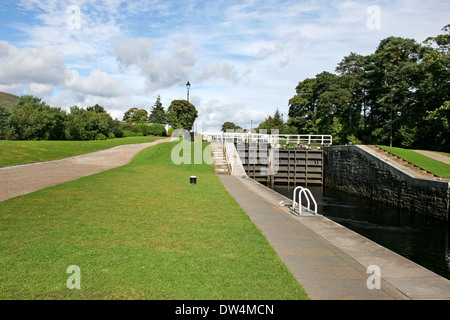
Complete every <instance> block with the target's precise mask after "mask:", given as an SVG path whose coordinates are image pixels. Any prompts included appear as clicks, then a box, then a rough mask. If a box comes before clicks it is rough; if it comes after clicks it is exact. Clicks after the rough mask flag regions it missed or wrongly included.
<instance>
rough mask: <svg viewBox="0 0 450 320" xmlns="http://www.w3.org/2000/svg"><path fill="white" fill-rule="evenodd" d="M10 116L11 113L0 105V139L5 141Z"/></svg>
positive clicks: (8, 129) (7, 135) (8, 133)
mask: <svg viewBox="0 0 450 320" xmlns="http://www.w3.org/2000/svg"><path fill="white" fill-rule="evenodd" d="M10 116H11V112H10V111H9V110H8V109H6V107H4V106H3V105H1V104H0V139H6V138H8V137H9V136H10V126H9V122H10Z"/></svg>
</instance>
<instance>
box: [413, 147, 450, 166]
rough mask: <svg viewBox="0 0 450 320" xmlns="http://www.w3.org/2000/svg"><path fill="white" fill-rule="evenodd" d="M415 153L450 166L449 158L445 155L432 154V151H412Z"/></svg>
mask: <svg viewBox="0 0 450 320" xmlns="http://www.w3.org/2000/svg"><path fill="white" fill-rule="evenodd" d="M414 151H415V152H417V153H420V154H422V155H424V156H426V157H428V158H431V159H434V160H437V161H440V162H443V163H446V164H449V165H450V157H449V156H446V155H445V154H442V153H439V152H432V151H423V150H414Z"/></svg>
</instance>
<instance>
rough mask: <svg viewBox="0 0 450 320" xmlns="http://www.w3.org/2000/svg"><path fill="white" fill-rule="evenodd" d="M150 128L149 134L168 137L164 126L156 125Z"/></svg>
mask: <svg viewBox="0 0 450 320" xmlns="http://www.w3.org/2000/svg"><path fill="white" fill-rule="evenodd" d="M148 128H149V133H148V134H151V135H153V136H166V135H167V132H166V128H164V126H163V125H162V124H159V123H154V124H152V125H150V126H148ZM144 135H145V134H144Z"/></svg>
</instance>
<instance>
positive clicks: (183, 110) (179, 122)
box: [167, 100, 198, 131]
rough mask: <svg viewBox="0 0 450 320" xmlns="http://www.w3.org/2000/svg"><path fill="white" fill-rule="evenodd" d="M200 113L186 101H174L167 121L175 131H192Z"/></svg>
mask: <svg viewBox="0 0 450 320" xmlns="http://www.w3.org/2000/svg"><path fill="white" fill-rule="evenodd" d="M197 117H198V112H197V109H196V108H195V106H194V105H193V104H192V103H189V105H188V102H187V101H186V100H174V101H172V103H171V104H170V106H169V108H168V110H167V121H168V123H169V124H170V125H171V126H172V128H174V129H185V130H188V131H190V130H192V127H193V125H194V122H195V119H197Z"/></svg>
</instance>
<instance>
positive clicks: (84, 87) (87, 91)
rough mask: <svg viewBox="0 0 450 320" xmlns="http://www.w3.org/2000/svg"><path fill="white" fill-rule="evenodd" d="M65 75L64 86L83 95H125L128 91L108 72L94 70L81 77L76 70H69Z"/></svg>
mask: <svg viewBox="0 0 450 320" xmlns="http://www.w3.org/2000/svg"><path fill="white" fill-rule="evenodd" d="M69 74H70V76H68V77H67V79H66V83H65V87H66V88H68V89H71V90H74V91H77V92H79V93H82V94H84V95H94V96H99V97H107V98H110V97H118V96H126V95H128V94H129V93H130V92H129V90H128V89H127V88H125V87H124V86H123V84H121V83H120V82H118V81H117V80H115V79H114V78H113V77H112V76H111V75H110V74H108V73H106V72H103V71H100V70H94V71H92V72H91V74H90V75H89V77H81V76H80V75H79V73H78V71H71V72H70V73H69Z"/></svg>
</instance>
